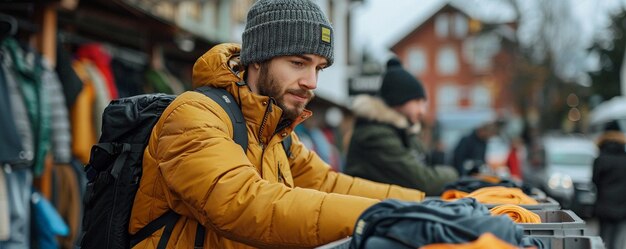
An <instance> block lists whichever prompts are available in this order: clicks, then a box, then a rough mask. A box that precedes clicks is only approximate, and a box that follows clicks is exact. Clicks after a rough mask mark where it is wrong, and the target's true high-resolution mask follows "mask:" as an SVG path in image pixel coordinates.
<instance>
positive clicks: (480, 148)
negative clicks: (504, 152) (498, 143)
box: [452, 122, 498, 176]
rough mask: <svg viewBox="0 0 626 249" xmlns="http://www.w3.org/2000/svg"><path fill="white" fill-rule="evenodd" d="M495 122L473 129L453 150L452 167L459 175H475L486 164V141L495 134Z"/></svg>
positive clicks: (496, 128)
mask: <svg viewBox="0 0 626 249" xmlns="http://www.w3.org/2000/svg"><path fill="white" fill-rule="evenodd" d="M497 130H498V127H497V125H496V123H495V122H489V123H485V124H483V125H481V126H480V127H478V128H476V129H474V130H473V131H472V133H470V134H468V135H466V136H465V137H463V138H461V140H460V141H459V143H458V144H457V145H456V147H455V148H454V155H453V159H452V160H453V163H452V164H453V165H454V168H456V170H457V172H458V173H459V175H462V176H465V175H471V174H473V173H477V172H475V171H477V170H478V169H479V168H480V167H481V166H482V165H484V164H486V163H487V160H486V158H485V157H486V155H487V141H488V140H489V138H491V137H492V136H494V135H496V134H497Z"/></svg>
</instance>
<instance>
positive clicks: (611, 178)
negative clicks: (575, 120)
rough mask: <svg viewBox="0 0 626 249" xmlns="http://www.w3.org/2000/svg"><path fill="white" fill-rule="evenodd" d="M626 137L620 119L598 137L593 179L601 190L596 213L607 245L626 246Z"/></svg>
mask: <svg viewBox="0 0 626 249" xmlns="http://www.w3.org/2000/svg"><path fill="white" fill-rule="evenodd" d="M625 144H626V137H625V135H624V133H623V132H621V131H620V129H619V126H618V124H617V122H614V121H613V122H610V123H609V124H608V125H607V126H606V128H605V132H604V133H603V134H602V135H600V137H599V138H598V148H599V149H600V154H599V155H598V157H597V158H596V159H595V161H594V162H593V178H592V180H593V183H594V184H595V185H596V188H597V190H598V197H597V200H596V205H595V210H594V213H595V216H596V217H597V218H598V220H599V221H600V236H601V237H602V240H604V243H605V245H606V248H607V249H611V248H626V209H625V208H624V207H626V195H624V191H626V181H624V178H626V151H625V150H624V145H625Z"/></svg>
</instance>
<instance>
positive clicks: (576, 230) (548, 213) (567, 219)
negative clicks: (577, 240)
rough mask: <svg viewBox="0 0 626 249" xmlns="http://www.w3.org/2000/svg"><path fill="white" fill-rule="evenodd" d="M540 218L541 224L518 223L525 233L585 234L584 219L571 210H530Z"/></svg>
mask: <svg viewBox="0 0 626 249" xmlns="http://www.w3.org/2000/svg"><path fill="white" fill-rule="evenodd" d="M531 211H532V212H533V213H536V214H538V215H539V217H540V218H541V222H542V223H541V224H531V223H519V225H521V226H522V227H523V228H524V234H525V235H547V236H566V235H567V236H569V235H578V236H581V235H585V221H584V220H582V219H581V218H580V217H578V215H576V214H575V213H574V212H572V211H571V210H531Z"/></svg>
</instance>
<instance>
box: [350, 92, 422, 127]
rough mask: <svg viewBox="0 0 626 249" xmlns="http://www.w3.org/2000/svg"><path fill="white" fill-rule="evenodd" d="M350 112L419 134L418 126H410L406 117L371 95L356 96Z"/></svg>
mask: <svg viewBox="0 0 626 249" xmlns="http://www.w3.org/2000/svg"><path fill="white" fill-rule="evenodd" d="M352 111H353V112H354V114H355V115H356V116H357V117H360V118H365V119H367V120H371V121H376V122H380V123H385V124H391V125H393V126H394V127H397V128H400V129H409V130H411V131H413V132H419V130H420V128H421V127H420V124H411V122H409V120H408V119H407V117H406V116H404V115H402V114H401V113H399V112H398V111H396V110H394V109H393V108H391V107H390V106H388V105H387V104H385V101H383V99H381V98H379V97H375V96H371V95H366V94H364V95H359V96H356V97H355V98H354V102H353V103H352Z"/></svg>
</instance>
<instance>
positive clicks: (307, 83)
mask: <svg viewBox="0 0 626 249" xmlns="http://www.w3.org/2000/svg"><path fill="white" fill-rule="evenodd" d="M299 84H300V86H301V87H302V88H305V89H307V90H314V89H315V88H317V70H315V69H312V70H307V71H306V73H305V75H303V76H302V78H301V79H300V82H299Z"/></svg>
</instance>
